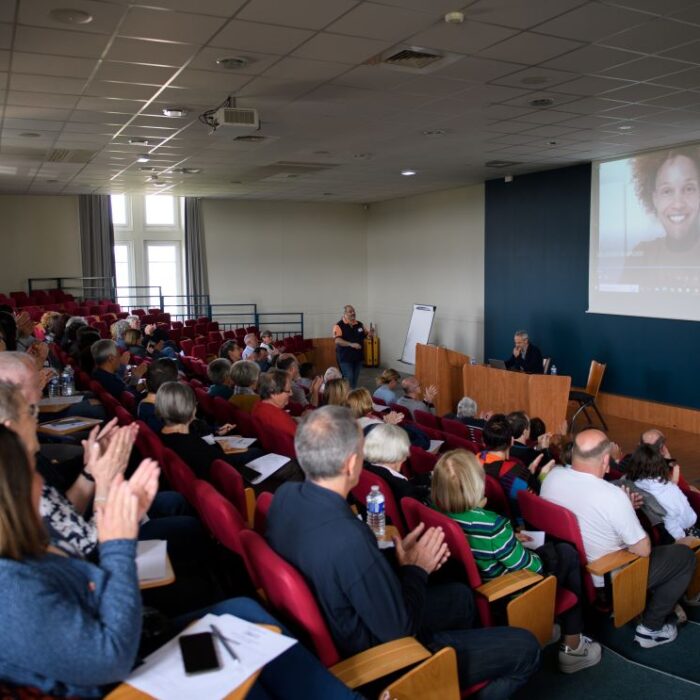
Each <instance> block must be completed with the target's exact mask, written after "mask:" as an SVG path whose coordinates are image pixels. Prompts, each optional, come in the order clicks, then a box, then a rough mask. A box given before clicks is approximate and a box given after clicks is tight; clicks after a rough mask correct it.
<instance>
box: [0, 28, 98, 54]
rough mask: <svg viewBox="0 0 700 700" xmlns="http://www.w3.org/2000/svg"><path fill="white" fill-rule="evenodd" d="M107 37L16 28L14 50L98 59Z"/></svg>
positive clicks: (0, 40)
mask: <svg viewBox="0 0 700 700" xmlns="http://www.w3.org/2000/svg"><path fill="white" fill-rule="evenodd" d="M108 39H109V37H108V36H104V35H102V34H86V33H84V32H83V33H80V32H73V31H70V32H69V31H63V30H58V29H39V28H35V27H24V26H22V25H19V26H18V27H17V34H16V35H15V43H14V50H15V51H28V52H31V53H42V54H57V55H59V56H87V57H91V58H98V57H99V56H100V55H101V54H102V52H103V51H104V49H105V47H106V46H107V41H108ZM0 48H5V47H3V46H2V28H1V27H0Z"/></svg>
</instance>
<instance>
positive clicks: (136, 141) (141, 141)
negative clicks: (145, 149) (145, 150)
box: [129, 136, 149, 146]
mask: <svg viewBox="0 0 700 700" xmlns="http://www.w3.org/2000/svg"><path fill="white" fill-rule="evenodd" d="M129 143H130V144H131V145H132V146H148V143H149V142H148V139H145V138H143V137H141V136H132V137H131V138H130V139H129Z"/></svg>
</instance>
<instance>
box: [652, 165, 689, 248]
mask: <svg viewBox="0 0 700 700" xmlns="http://www.w3.org/2000/svg"><path fill="white" fill-rule="evenodd" d="M653 200H654V209H655V210H656V216H657V217H658V219H659V221H660V222H661V224H662V226H663V227H664V230H665V231H666V235H667V236H669V237H670V238H673V239H675V240H682V239H684V238H687V237H688V236H691V235H693V233H694V232H695V230H696V228H697V225H698V214H699V213H700V175H699V174H698V170H697V168H696V166H695V163H694V162H693V161H692V160H691V159H690V158H688V157H687V156H682V155H677V156H674V157H673V158H669V159H668V160H667V161H666V162H664V164H663V165H662V166H661V167H660V168H659V171H658V172H657V173H656V186H655V188H654V194H653Z"/></svg>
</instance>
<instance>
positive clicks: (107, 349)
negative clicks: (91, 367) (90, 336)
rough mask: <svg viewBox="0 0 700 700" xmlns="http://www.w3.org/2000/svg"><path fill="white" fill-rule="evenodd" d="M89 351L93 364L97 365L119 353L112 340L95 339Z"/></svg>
mask: <svg viewBox="0 0 700 700" xmlns="http://www.w3.org/2000/svg"><path fill="white" fill-rule="evenodd" d="M90 352H91V353H92V359H93V360H95V364H96V365H97V366H98V367H99V365H103V364H104V363H105V362H107V360H109V359H110V358H111V357H116V356H117V355H118V354H119V350H118V349H117V344H116V343H115V342H114V341H113V340H98V341H96V342H95V343H93V344H92V346H91V347H90Z"/></svg>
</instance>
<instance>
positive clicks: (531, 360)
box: [506, 331, 544, 374]
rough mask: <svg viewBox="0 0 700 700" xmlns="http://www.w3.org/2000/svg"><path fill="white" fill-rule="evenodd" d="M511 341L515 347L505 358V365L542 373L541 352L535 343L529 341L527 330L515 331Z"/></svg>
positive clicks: (510, 367)
mask: <svg viewBox="0 0 700 700" xmlns="http://www.w3.org/2000/svg"><path fill="white" fill-rule="evenodd" d="M513 342H514V343H515V347H514V348H513V354H512V355H511V356H510V357H509V358H508V359H507V360H506V367H507V368H508V369H515V370H519V371H520V372H527V373H528V374H542V373H543V372H544V368H543V366H542V353H541V352H540V349H539V348H538V347H537V346H536V345H532V344H531V343H530V338H529V337H528V334H527V331H515V336H514V338H513Z"/></svg>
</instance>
